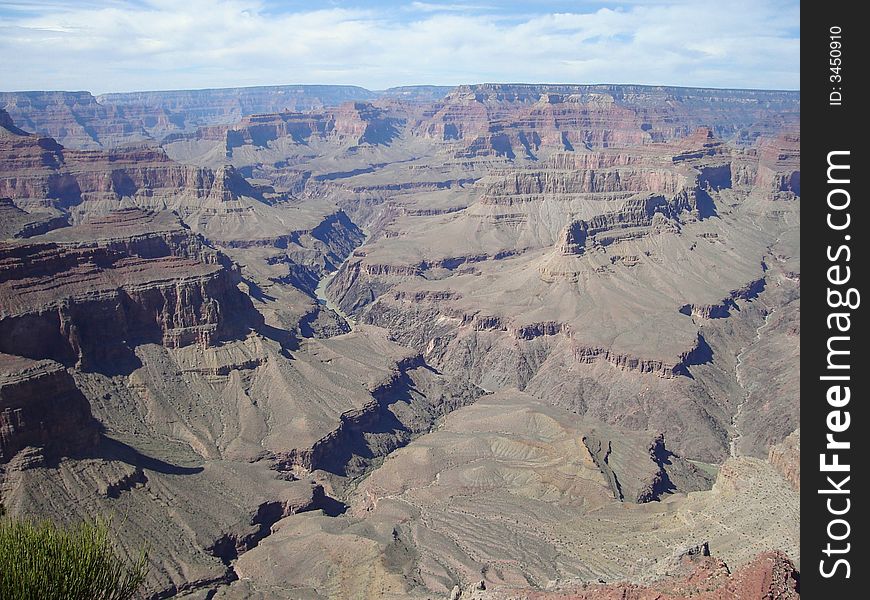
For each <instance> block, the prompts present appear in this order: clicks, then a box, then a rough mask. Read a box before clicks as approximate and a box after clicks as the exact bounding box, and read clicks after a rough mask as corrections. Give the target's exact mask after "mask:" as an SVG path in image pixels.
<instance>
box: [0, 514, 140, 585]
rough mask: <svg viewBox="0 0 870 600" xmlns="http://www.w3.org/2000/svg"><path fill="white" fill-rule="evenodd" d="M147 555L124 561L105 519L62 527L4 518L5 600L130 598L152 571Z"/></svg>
mask: <svg viewBox="0 0 870 600" xmlns="http://www.w3.org/2000/svg"><path fill="white" fill-rule="evenodd" d="M146 563H147V557H146V555H145V552H144V551H143V552H142V553H141V554H140V556H139V558H138V559H137V560H136V561H135V562H134V563H132V564H131V563H129V562H128V561H126V560H124V559H123V558H121V557H120V556H119V555H118V553H117V552H116V551H115V549H114V547H113V546H112V543H111V540H110V539H109V528H108V525H107V523H106V522H105V521H103V520H97V521H95V522H92V523H91V522H85V523H81V524H78V525H73V526H70V527H58V526H57V525H55V524H54V523H52V522H51V521H38V522H37V521H31V520H17V519H11V518H5V517H4V518H2V519H0V598H3V600H19V599H20V600H128V599H130V598H133V597H134V595H135V594H136V592H137V590H139V588H140V587H141V586H142V583H143V582H144V580H145V576H146V573H147V567H146Z"/></svg>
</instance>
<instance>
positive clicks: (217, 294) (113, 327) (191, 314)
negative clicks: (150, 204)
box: [0, 211, 258, 368]
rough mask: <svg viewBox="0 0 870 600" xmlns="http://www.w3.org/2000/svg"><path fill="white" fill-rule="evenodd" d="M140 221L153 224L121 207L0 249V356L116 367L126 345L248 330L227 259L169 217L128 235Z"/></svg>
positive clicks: (246, 303)
mask: <svg viewBox="0 0 870 600" xmlns="http://www.w3.org/2000/svg"><path fill="white" fill-rule="evenodd" d="M131 220H132V221H133V222H134V223H133V224H131V223H130V221H131ZM143 220H144V221H150V222H155V221H156V223H154V224H155V225H160V224H161V219H160V218H156V217H154V216H153V215H148V214H142V213H140V212H139V211H132V212H131V211H125V212H122V213H118V214H116V215H115V216H114V217H110V218H107V219H103V220H101V221H98V222H97V223H94V224H91V225H90V226H84V227H81V228H78V227H76V228H69V229H68V230H64V231H63V232H62V233H63V235H59V236H58V237H57V238H56V239H51V238H49V239H39V238H36V239H35V240H34V241H33V242H30V243H17V244H9V243H7V244H4V245H2V246H0V298H2V305H0V306H2V311H0V351H5V352H9V353H13V354H18V355H20V356H26V357H29V358H32V359H43V358H51V359H54V360H57V361H60V362H63V363H65V364H76V363H78V364H81V365H82V366H83V367H85V368H88V367H90V366H93V365H94V364H97V363H116V364H117V363H118V362H120V363H122V364H123V362H124V358H125V354H126V353H127V352H129V350H128V344H136V343H140V342H146V341H147V342H156V343H161V344H163V345H165V346H167V347H181V346H185V345H188V344H192V343H200V344H203V345H210V344H212V343H214V342H216V341H217V340H220V339H226V338H229V337H234V336H237V335H240V334H242V333H243V332H244V331H246V330H247V328H248V327H250V326H256V324H257V322H258V315H257V313H256V311H254V310H253V308H252V307H251V305H250V300H249V299H247V298H246V297H244V296H243V295H242V294H241V292H239V290H238V289H237V287H236V285H237V284H238V283H239V281H240V278H239V273H238V271H237V270H236V269H235V268H233V267H232V266H231V265H230V264H229V263H228V261H226V259H223V258H221V256H220V255H218V254H217V253H216V252H215V251H214V250H211V249H206V248H204V245H203V244H202V242H201V241H200V240H198V239H197V238H196V237H195V236H193V235H192V234H190V233H189V232H187V231H185V230H184V229H182V228H181V227H180V225H179V224H178V222H177V220H176V221H175V230H174V231H173V230H171V229H169V230H165V231H163V232H160V231H159V230H158V231H157V232H156V233H149V234H144V235H140V236H136V235H132V232H131V231H130V230H131V229H135V228H136V227H137V226H138V227H141V226H143V225H145V223H143V222H142V221H143ZM162 224H163V225H164V226H167V223H166V222H165V221H164V222H163V223H162ZM125 225H126V226H127V228H128V232H127V233H128V236H129V237H126V238H124V237H123V231H124V226H125ZM115 226H117V229H115ZM158 229H159V228H158ZM100 231H103V232H104V233H108V234H110V236H108V237H104V238H103V239H100V237H99V235H98V232H100ZM119 236H120V237H119ZM37 239H38V240H39V241H36V240H37Z"/></svg>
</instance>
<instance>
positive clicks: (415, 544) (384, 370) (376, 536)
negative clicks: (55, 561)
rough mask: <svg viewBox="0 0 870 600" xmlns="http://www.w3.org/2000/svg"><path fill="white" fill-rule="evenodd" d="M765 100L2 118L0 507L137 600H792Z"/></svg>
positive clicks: (500, 94)
mask: <svg viewBox="0 0 870 600" xmlns="http://www.w3.org/2000/svg"><path fill="white" fill-rule="evenodd" d="M799 120H800V96H799V93H797V92H780V91H756V90H715V89H697V88H673V87H653V86H634V85H543V84H542V85H538V84H478V85H462V86H459V87H456V88H442V87H437V86H411V87H407V88H392V89H388V90H382V91H370V90H365V89H364V88H357V87H353V86H272V87H262V88H227V89H221V90H190V91H184V90H182V91H167V92H159V91H155V92H140V93H126V94H106V95H103V96H93V95H91V94H90V93H88V92H2V93H0V502H2V504H3V506H4V507H5V508H6V509H7V510H8V511H9V512H10V513H11V514H12V515H18V516H34V517H50V518H52V519H55V520H57V521H60V522H74V521H76V520H79V519H82V518H87V517H89V516H91V515H94V514H106V515H119V516H120V515H123V518H122V519H121V518H119V519H117V521H115V522H113V524H112V528H113V535H114V536H115V539H116V542H117V545H118V547H119V548H120V549H121V551H122V552H123V553H124V554H125V555H128V556H134V555H135V554H136V553H137V552H138V549H139V548H141V547H142V546H143V545H144V546H147V547H148V549H149V576H148V580H147V582H146V594H145V595H146V597H148V598H155V599H156V598H190V599H191V600H193V599H206V598H209V599H211V598H221V599H224V598H225V599H240V598H262V599H266V598H288V599H289V598H396V599H399V598H419V599H423V598H443V599H444V600H447V599H448V598H451V599H452V600H456V599H457V598H462V599H468V598H476V599H479V600H485V599H492V600H496V599H500V598H529V599H532V598H535V599H541V600H544V599H551V598H552V599H553V600H555V599H557V598H558V599H561V600H568V599H574V598H576V599H581V598H604V599H606V598H636V599H638V600H641V599H646V598H650V599H652V598H668V599H670V600H678V599H682V598H709V599H711V600H713V599H717V598H746V599H747V600H753V599H756V598H758V599H761V598H766V597H777V598H797V597H799V585H798V582H799V569H800V552H799V539H800V538H799V527H798V526H799V509H800V502H799V489H800V468H799V460H800V456H799V455H800V430H799V426H800V408H799V392H800V389H799V384H798V369H799V358H800V344H799V334H800V245H799V241H800V239H799V226H800V125H799Z"/></svg>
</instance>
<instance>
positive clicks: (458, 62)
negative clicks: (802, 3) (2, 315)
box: [0, 0, 800, 93]
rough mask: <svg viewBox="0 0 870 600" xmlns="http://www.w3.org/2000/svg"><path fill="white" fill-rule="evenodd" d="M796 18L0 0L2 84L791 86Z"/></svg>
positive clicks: (469, 3)
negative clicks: (639, 84) (506, 83)
mask: <svg viewBox="0 0 870 600" xmlns="http://www.w3.org/2000/svg"><path fill="white" fill-rule="evenodd" d="M799 14H800V7H799V2H797V1H791V0H789V1H785V0H782V1H780V0H769V1H764V0H760V1H749V0H733V1H731V0H717V1H715V2H707V1H704V0H646V1H642V0H627V1H615V2H602V1H600V0H599V1H589V2H586V1H583V0H543V1H519V0H507V1H496V0H492V1H490V0H425V1H423V0H421V1H404V2H387V1H383V0H381V1H370V2H361V1H344V0H341V1H340V0H335V1H326V2H313V1H301V0H287V1H278V0H129V1H128V0H105V1H96V0H81V1H79V2H64V1H60V0H11V1H0V56H3V60H2V61H0V89H2V90H7V91H8V90H24V89H66V90H80V89H84V90H90V91H92V92H94V93H101V92H109V91H131V90H148V89H184V88H203V87H229V86H242V85H273V84H285V83H332V84H353V85H361V86H364V87H367V88H369V89H382V88H385V87H390V86H395V85H413V84H436V85H456V84H460V83H479V82H530V83H543V82H554V83H642V84H665V85H686V86H709V87H748V88H767V89H798V87H799V71H800V62H799V46H800V29H799Z"/></svg>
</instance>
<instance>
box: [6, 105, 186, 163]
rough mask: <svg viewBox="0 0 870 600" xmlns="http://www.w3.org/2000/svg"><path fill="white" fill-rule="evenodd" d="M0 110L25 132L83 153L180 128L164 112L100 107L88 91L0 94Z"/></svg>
mask: <svg viewBox="0 0 870 600" xmlns="http://www.w3.org/2000/svg"><path fill="white" fill-rule="evenodd" d="M0 108H5V110H6V111H7V112H8V113H9V114H10V115H11V116H12V118H13V119H14V120H15V122H16V123H17V124H18V125H19V126H20V127H22V128H23V129H26V130H27V131H31V132H34V133H38V134H39V135H42V136H47V137H52V138H55V139H57V140H59V141H60V143H62V144H64V145H66V146H69V147H71V148H80V149H87V150H95V149H98V148H102V147H110V146H114V145H120V144H130V143H139V142H142V141H145V140H148V139H152V138H154V137H160V136H161V135H164V134H165V133H168V132H171V131H177V130H178V129H179V128H180V123H179V121H178V119H176V118H173V116H172V115H171V114H170V113H169V112H168V111H166V110H163V109H159V108H153V109H150V108H145V107H143V106H138V105H128V106H115V105H107V104H100V103H99V102H97V99H96V98H94V96H92V95H91V94H90V93H89V92H41V91H40V92H36V91H34V92H0Z"/></svg>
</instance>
